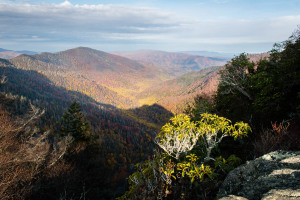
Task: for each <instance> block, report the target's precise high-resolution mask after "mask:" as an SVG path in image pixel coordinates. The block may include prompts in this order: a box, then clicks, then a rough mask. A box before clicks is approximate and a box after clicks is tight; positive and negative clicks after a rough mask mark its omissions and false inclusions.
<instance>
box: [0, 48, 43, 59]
mask: <svg viewBox="0 0 300 200" xmlns="http://www.w3.org/2000/svg"><path fill="white" fill-rule="evenodd" d="M21 54H28V55H33V54H37V52H34V51H26V50H23V51H13V50H8V49H2V48H0V58H5V59H9V58H14V57H17V56H19V55H21Z"/></svg>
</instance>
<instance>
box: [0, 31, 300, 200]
mask: <svg viewBox="0 0 300 200" xmlns="http://www.w3.org/2000/svg"><path fill="white" fill-rule="evenodd" d="M299 35H300V34H299V31H298V32H295V33H294V34H293V36H292V37H291V38H289V40H287V41H285V42H283V43H281V44H276V45H275V46H274V49H273V50H271V51H270V52H269V53H266V54H259V55H246V54H245V53H243V54H241V55H239V56H236V57H234V58H233V59H232V60H231V61H230V62H228V63H227V64H226V65H225V66H213V67H207V66H208V65H204V66H206V67H207V68H205V69H202V70H200V71H191V70H192V69H199V66H200V64H199V62H200V61H199V60H198V61H199V62H198V61H197V59H200V58H199V57H189V58H188V59H186V57H185V55H182V54H180V55H181V56H183V59H182V58H180V57H176V56H177V55H173V54H172V55H169V54H168V55H164V56H162V57H161V58H159V59H158V60H155V59H154V61H153V63H156V64H153V63H152V64H150V63H147V62H143V61H142V63H143V64H141V63H139V62H136V61H133V60H130V59H128V58H124V57H120V56H117V55H112V54H108V53H105V52H101V51H97V50H93V49H89V48H83V47H79V48H76V49H71V50H67V51H63V52H58V53H42V54H37V55H20V56H18V57H15V58H13V59H8V60H7V59H0V77H1V79H0V128H1V130H2V131H1V132H0V133H1V134H0V155H1V156H0V180H1V182H0V184H1V185H3V187H1V188H0V196H1V197H3V198H4V199H30V200H34V199H115V198H117V197H120V196H121V197H120V199H213V198H214V197H215V196H214V195H215V194H216V192H217V190H218V188H219V186H220V184H221V183H222V181H223V180H224V178H225V176H226V175H227V173H228V172H229V171H230V170H231V169H233V168H235V167H236V166H238V165H240V164H241V163H243V162H245V161H246V160H248V159H252V158H253V157H256V156H260V155H262V154H264V153H268V152H270V151H273V150H277V149H285V150H297V149H298V150H299V138H300V135H299V109H300V104H299V102H300V101H299V98H300V91H299V88H300V77H299V70H300V58H299V55H300V53H299V44H300V39H299ZM160 55H161V54H160ZM156 56H157V55H156ZM165 56H166V57H165ZM174 56H175V57H176V58H175V57H174ZM173 58H174V60H173ZM147 59H150V57H147ZM163 59H166V60H165V61H163ZM205 59H209V60H210V61H211V62H212V60H214V61H217V63H218V62H219V61H220V62H224V60H222V59H221V60H218V59H212V60H211V58H205ZM171 61H172V62H171ZM201 62H202V61H201ZM176 63H177V64H176ZM159 64H162V67H161V68H159V67H158V66H159ZM171 71H173V72H174V73H171ZM184 72H188V73H186V74H184ZM179 74H183V75H180V76H177V75H179ZM172 76H176V77H174V78H171V77H172ZM145 104H146V105H145ZM147 104H148V105H147ZM171 111H172V112H173V113H183V112H184V113H185V114H180V115H175V116H174V114H173V113H172V112H171ZM169 119H171V121H170V122H169V123H167V122H168V120H169ZM136 163H139V164H137V165H136ZM133 172H134V173H133ZM132 173H133V174H132ZM130 174H132V175H130ZM129 175H130V176H129ZM126 178H127V179H126ZM127 180H128V184H127ZM126 190H127V192H126V193H125V194H124V192H125V191H126ZM122 195H123V196H122Z"/></svg>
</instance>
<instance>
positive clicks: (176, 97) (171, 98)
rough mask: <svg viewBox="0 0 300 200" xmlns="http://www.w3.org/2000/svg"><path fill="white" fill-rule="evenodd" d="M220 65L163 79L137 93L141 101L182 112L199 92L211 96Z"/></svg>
mask: <svg viewBox="0 0 300 200" xmlns="http://www.w3.org/2000/svg"><path fill="white" fill-rule="evenodd" d="M220 68H221V67H209V68H206V69H203V70H200V71H193V72H189V73H187V74H184V75H182V76H179V77H178V78H175V79H172V80H168V81H165V82H163V83H161V84H159V85H156V86H154V87H151V88H149V89H147V90H145V91H143V92H141V93H139V94H138V95H137V98H138V99H139V100H140V102H141V103H146V104H152V103H157V104H159V105H161V106H163V107H164V108H166V109H168V110H170V111H172V112H175V113H182V112H183V110H184V108H185V107H186V105H187V104H188V103H189V102H191V101H192V100H193V99H194V97H196V96H197V95H199V94H202V95H208V96H211V95H213V94H214V92H215V91H216V89H217V86H218V71H219V69H220Z"/></svg>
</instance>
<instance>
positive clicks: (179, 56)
mask: <svg viewBox="0 0 300 200" xmlns="http://www.w3.org/2000/svg"><path fill="white" fill-rule="evenodd" d="M113 54H116V55H119V56H123V57H126V58H129V59H132V60H136V61H138V62H140V63H142V64H144V65H146V66H150V67H152V68H154V69H156V70H158V71H161V72H163V73H167V74H168V75H169V76H171V77H173V78H175V77H178V76H180V75H183V74H185V73H188V72H190V71H197V70H202V69H204V68H207V67H210V66H221V65H224V64H226V62H227V61H229V60H230V59H229V58H222V57H207V56H200V55H191V54H186V53H172V52H164V51H154V50H140V51H126V52H114V53H113Z"/></svg>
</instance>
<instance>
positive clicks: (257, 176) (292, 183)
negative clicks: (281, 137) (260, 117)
mask: <svg viewBox="0 0 300 200" xmlns="http://www.w3.org/2000/svg"><path fill="white" fill-rule="evenodd" d="M217 198H218V199H222V200H237V199H243V200H245V199H249V200H252V199H253V200H258V199H264V200H269V199H289V200H294V199H297V200H298V199H299V200H300V151H297V152H293V151H282V150H280V151H274V152H271V153H268V154H266V155H264V156H262V157H260V158H257V159H255V160H252V161H248V162H247V163H246V164H244V165H241V166H240V167H238V168H236V169H234V170H232V171H231V172H230V173H229V174H228V175H227V177H226V179H225V180H224V182H223V184H222V186H221V187H220V190H219V193H218V195H217Z"/></svg>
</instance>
